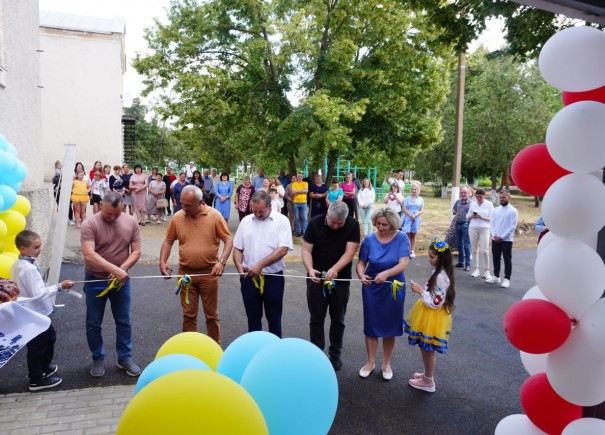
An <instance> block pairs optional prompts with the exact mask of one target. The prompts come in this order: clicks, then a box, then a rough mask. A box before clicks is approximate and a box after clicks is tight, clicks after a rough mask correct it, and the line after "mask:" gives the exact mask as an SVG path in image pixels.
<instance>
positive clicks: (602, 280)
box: [495, 27, 605, 435]
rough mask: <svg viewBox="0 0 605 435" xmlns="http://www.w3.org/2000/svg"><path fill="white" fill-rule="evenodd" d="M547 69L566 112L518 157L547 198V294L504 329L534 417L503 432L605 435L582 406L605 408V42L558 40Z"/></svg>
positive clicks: (543, 279)
mask: <svg viewBox="0 0 605 435" xmlns="http://www.w3.org/2000/svg"><path fill="white" fill-rule="evenodd" d="M539 67H540V72H541V74H542V76H543V77H544V79H545V80H546V81H547V82H548V83H549V84H551V85H552V86H554V87H556V88H558V89H560V90H562V91H563V95H562V97H563V102H564V103H565V107H564V108H563V109H561V110H560V111H559V112H558V113H557V114H556V115H555V116H554V117H553V119H552V120H551V122H550V124H549V125H548V129H547V131H546V143H545V144H535V145H530V146H528V147H527V148H525V149H523V150H522V151H521V152H520V153H519V154H517V156H516V157H515V159H514V161H513V165H512V176H513V178H514V179H515V181H516V183H517V185H518V187H519V188H520V189H521V190H523V191H524V192H526V193H529V194H531V195H538V196H544V202H543V205H542V217H543V219H544V222H545V224H546V226H547V227H548V229H549V230H550V232H549V233H548V234H547V235H546V236H545V237H544V238H542V241H541V242H540V246H539V249H538V257H537V260H536V264H535V271H534V273H535V278H536V282H537V286H536V287H533V288H531V289H530V290H529V291H528V292H527V293H526V295H525V297H524V298H523V300H522V301H520V302H517V303H516V304H514V305H512V306H511V307H510V309H509V310H508V311H507V313H506V314H505V316H504V320H503V324H504V332H505V334H506V336H507V338H508V339H509V341H510V342H511V343H512V344H513V346H515V347H516V348H517V349H519V350H520V351H521V361H522V363H523V366H524V367H525V369H526V370H527V372H528V373H529V374H530V377H529V378H528V379H527V381H525V383H524V384H523V386H522V387H521V406H522V407H523V410H524V411H525V415H522V414H516V415H510V416H508V417H506V418H504V419H502V420H501V421H500V423H498V426H497V427H496V430H495V433H496V434H497V435H509V434H510V435H513V434H514V435H518V434H520V433H523V434H528V433H531V434H534V433H535V434H539V433H548V434H561V433H563V434H566V435H572V434H582V435H587V434H593V433H594V434H597V433H598V434H603V433H605V421H604V420H600V419H594V418H582V407H584V406H594V405H597V404H599V403H602V402H605V299H600V298H601V295H602V294H603V292H604V290H605V265H604V264H603V260H602V259H601V257H600V256H599V254H597V252H596V250H595V249H596V237H597V233H598V232H599V230H601V229H602V228H603V227H604V226H605V185H604V184H603V183H602V181H601V180H602V176H603V174H602V168H603V167H605V33H604V32H602V31H600V30H597V29H594V28H591V27H572V28H568V29H565V30H563V31H561V32H559V33H557V34H556V35H554V36H553V37H552V38H550V39H549V40H548V41H547V42H546V44H544V47H543V48H542V51H541V53H540V58H539Z"/></svg>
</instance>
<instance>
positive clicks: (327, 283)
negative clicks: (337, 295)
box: [323, 280, 336, 298]
mask: <svg viewBox="0 0 605 435" xmlns="http://www.w3.org/2000/svg"><path fill="white" fill-rule="evenodd" d="M334 287H336V281H334V280H331V281H327V280H326V281H324V286H323V293H324V298H325V297H326V290H327V291H328V293H330V294H332V293H334V291H333V290H334Z"/></svg>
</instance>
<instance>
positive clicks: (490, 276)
mask: <svg viewBox="0 0 605 435" xmlns="http://www.w3.org/2000/svg"><path fill="white" fill-rule="evenodd" d="M483 278H485V280H486V281H487V280H488V279H492V274H491V273H489V270H488V271H487V272H485V273H484V274H483Z"/></svg>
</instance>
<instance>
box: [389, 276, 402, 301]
mask: <svg viewBox="0 0 605 435" xmlns="http://www.w3.org/2000/svg"><path fill="white" fill-rule="evenodd" d="M404 291H405V282H401V281H397V280H396V279H394V280H393V282H392V284H391V292H392V296H393V299H394V300H397V299H403V292H404Z"/></svg>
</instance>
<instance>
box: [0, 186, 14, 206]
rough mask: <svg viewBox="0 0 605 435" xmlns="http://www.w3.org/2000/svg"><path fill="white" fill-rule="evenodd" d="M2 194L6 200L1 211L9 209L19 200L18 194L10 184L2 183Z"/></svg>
mask: <svg viewBox="0 0 605 435" xmlns="http://www.w3.org/2000/svg"><path fill="white" fill-rule="evenodd" d="M0 196H1V197H2V199H3V202H4V204H2V208H0V211H4V210H8V209H9V208H11V207H12V206H13V205H15V202H17V194H16V193H15V191H14V190H13V189H12V188H11V187H9V186H4V185H0Z"/></svg>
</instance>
